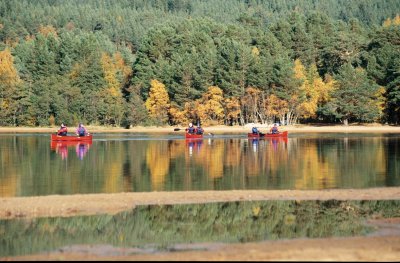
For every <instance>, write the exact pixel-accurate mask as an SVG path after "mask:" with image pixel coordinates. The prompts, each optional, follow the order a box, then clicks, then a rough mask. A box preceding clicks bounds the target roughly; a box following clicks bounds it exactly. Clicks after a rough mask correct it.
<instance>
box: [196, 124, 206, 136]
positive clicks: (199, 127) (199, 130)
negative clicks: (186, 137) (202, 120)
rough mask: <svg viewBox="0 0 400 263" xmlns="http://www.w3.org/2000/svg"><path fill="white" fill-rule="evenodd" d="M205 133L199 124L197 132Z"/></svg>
mask: <svg viewBox="0 0 400 263" xmlns="http://www.w3.org/2000/svg"><path fill="white" fill-rule="evenodd" d="M203 133H204V130H203V128H201V126H200V125H198V126H197V128H196V134H203Z"/></svg>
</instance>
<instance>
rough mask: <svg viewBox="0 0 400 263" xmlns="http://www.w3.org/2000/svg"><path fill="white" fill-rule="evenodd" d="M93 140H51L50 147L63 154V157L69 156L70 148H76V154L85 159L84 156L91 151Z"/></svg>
mask: <svg viewBox="0 0 400 263" xmlns="http://www.w3.org/2000/svg"><path fill="white" fill-rule="evenodd" d="M91 145H92V142H91V141H90V142H59V141H51V143H50V148H51V149H52V150H54V151H55V152H56V153H57V154H59V155H60V156H61V159H62V160H64V159H67V158H68V151H69V148H74V149H75V153H76V156H77V157H78V158H79V159H80V160H83V157H85V155H86V154H87V152H88V151H89V148H90V146H91Z"/></svg>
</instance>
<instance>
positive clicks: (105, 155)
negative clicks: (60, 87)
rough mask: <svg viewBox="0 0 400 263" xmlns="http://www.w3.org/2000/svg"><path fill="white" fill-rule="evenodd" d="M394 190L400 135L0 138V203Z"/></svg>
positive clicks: (398, 176) (399, 179)
mask: <svg viewBox="0 0 400 263" xmlns="http://www.w3.org/2000/svg"><path fill="white" fill-rule="evenodd" d="M399 185H400V135H396V134H379V135H377V134H345V133H343V134H333V133H332V134H329V133H323V134H317V133H315V134H313V133H306V134H301V133H296V134H289V138H288V139H287V140H284V139H276V140H275V139H261V140H254V139H248V138H247V137H246V136H244V135H243V134H228V135H222V134H216V135H207V136H205V138H204V139H202V140H185V139H183V135H182V134H180V133H170V134H148V133H147V134H139V133H135V134H132V133H119V134H106V133H104V134H102V133H99V134H94V137H93V142H92V143H91V144H78V143H73V144H61V143H53V144H52V143H50V135H48V134H0V196H3V197H6V196H39V195H52V194H60V195H65V194H77V193H116V192H148V191H190V190H232V189H235V190H236V189H313V190H315V189H331V188H370V187H389V186H399Z"/></svg>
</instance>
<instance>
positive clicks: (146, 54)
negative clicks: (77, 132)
mask: <svg viewBox="0 0 400 263" xmlns="http://www.w3.org/2000/svg"><path fill="white" fill-rule="evenodd" d="M189 121H192V122H196V123H197V122H201V123H202V124H203V125H215V124H225V125H244V124H246V123H251V122H257V123H267V124H269V123H273V122H281V123H284V124H295V123H316V122H318V123H323V122H326V123H343V124H349V123H372V122H376V123H388V124H393V125H398V124H399V123H400V1H399V0H352V1H348V0H68V1H65V0H0V125H1V126H40V127H43V126H53V125H59V124H60V123H61V122H65V123H66V124H67V125H76V124H77V123H78V122H84V123H85V124H89V125H106V126H109V125H110V126H117V127H131V126H136V125H186V124H187V122H189Z"/></svg>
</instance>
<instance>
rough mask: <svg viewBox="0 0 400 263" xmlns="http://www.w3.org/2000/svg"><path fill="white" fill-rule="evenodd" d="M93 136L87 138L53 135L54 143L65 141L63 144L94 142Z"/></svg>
mask: <svg viewBox="0 0 400 263" xmlns="http://www.w3.org/2000/svg"><path fill="white" fill-rule="evenodd" d="M92 137H93V135H92V134H89V135H87V136H59V135H57V134H51V140H52V141H63V142H87V141H92Z"/></svg>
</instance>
